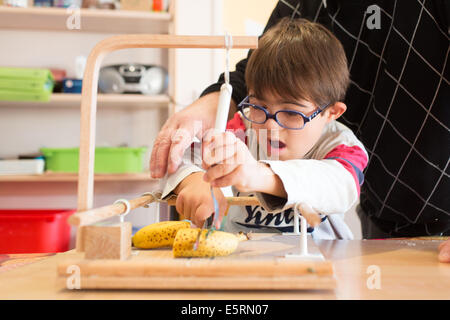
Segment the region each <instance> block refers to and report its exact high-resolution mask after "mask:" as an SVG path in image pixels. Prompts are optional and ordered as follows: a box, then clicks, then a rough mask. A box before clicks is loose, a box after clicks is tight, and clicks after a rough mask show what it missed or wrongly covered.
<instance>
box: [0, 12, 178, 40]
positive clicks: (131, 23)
mask: <svg viewBox="0 0 450 320" xmlns="http://www.w3.org/2000/svg"><path fill="white" fill-rule="evenodd" d="M71 14H73V11H69V10H68V9H64V8H44V7H42V8H38V7H31V8H13V7H6V6H0V29H12V30H47V31H73V32H106V33H167V30H168V25H169V22H170V21H171V19H172V17H171V15H170V14H169V13H168V12H143V11H127V10H106V9H103V10H102V9H80V18H81V19H80V21H81V25H80V29H73V30H71V29H69V28H68V27H67V20H68V18H69V17H70V15H71ZM149 30H150V31H149Z"/></svg>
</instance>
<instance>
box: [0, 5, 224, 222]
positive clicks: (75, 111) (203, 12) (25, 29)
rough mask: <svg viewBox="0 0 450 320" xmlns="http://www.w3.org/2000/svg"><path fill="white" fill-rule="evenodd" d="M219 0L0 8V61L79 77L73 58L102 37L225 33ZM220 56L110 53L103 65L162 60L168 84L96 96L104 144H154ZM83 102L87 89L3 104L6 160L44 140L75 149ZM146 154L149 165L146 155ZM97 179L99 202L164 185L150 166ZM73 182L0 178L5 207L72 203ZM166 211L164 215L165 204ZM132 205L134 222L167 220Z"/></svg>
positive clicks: (0, 137) (0, 123) (72, 178)
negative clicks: (153, 8)
mask: <svg viewBox="0 0 450 320" xmlns="http://www.w3.org/2000/svg"><path fill="white" fill-rule="evenodd" d="M220 1H221V0H220ZM220 1H219V0H195V1H192V0H170V6H169V12H137V11H121V10H101V9H94V10H92V9H80V10H79V11H73V12H71V11H70V10H67V9H62V8H33V7H32V8H10V7H5V6H0V43H1V45H0V65H3V66H11V67H30V68H55V69H65V70H66V72H67V76H68V77H73V76H75V74H74V71H75V69H74V65H75V58H76V57H77V56H78V55H84V56H87V55H88V54H89V52H90V51H91V50H92V48H93V47H94V45H96V44H97V43H98V42H99V41H101V40H103V39H105V38H109V37H111V36H114V35H120V34H180V35H212V34H214V35H222V34H223V32H222V29H221V19H220V17H221V13H220V12H219V10H218V8H220V6H221V2H220ZM74 14H75V15H77V14H79V18H80V22H81V24H80V29H70V28H68V27H67V22H68V20H69V18H70V17H71V15H72V16H73V15H74ZM205 17H209V18H205ZM211 17H213V18H211ZM222 58H223V53H222V52H221V50H204V49H201V50H197V49H158V48H154V49H129V50H120V51H118V52H113V53H111V54H110V55H108V56H107V57H106V58H105V60H104V63H105V66H106V65H114V64H121V63H140V64H152V65H161V66H163V67H165V68H166V69H167V71H168V75H169V88H168V93H167V94H165V95H157V96H145V95H140V94H124V95H117V94H100V95H98V96H97V101H98V103H97V106H98V112H99V117H98V118H97V129H98V130H97V144H98V146H102V145H105V146H114V145H128V146H146V147H148V149H149V151H150V150H151V144H152V141H153V139H154V138H156V135H157V133H158V132H159V130H160V128H161V126H162V125H163V123H164V121H165V119H167V116H168V115H170V114H171V113H173V112H174V111H176V108H175V101H176V102H177V106H179V107H182V106H186V105H188V104H189V103H190V102H192V101H193V99H195V97H197V96H198V95H199V94H200V92H201V89H202V88H204V87H206V86H207V85H208V84H210V83H212V82H213V81H215V80H216V79H217V77H218V75H219V74H220V73H221V72H222V67H223V61H224V60H223V59H222ZM80 105H81V95H79V94H62V93H61V94H59V93H54V94H53V95H52V96H51V99H50V101H49V102H45V103H44V102H11V101H0V145H1V148H0V157H4V158H11V157H14V156H15V155H19V154H30V153H34V152H37V151H38V150H39V148H41V147H44V146H46V147H52V148H64V147H76V146H77V145H78V144H79V133H80V132H79V131H78V130H79V128H80V125H79V117H80V112H79V108H80ZM144 161H145V162H146V164H148V161H149V154H148V153H147V154H146V156H145V160H144ZM144 170H148V169H144ZM94 179H95V182H96V184H95V194H96V195H95V201H96V202H95V206H102V205H104V204H106V203H108V204H109V203H111V202H112V201H115V200H117V199H118V198H128V199H131V198H133V197H135V196H136V194H139V193H142V192H148V191H153V190H155V189H156V188H158V187H159V183H160V181H159V180H155V179H151V177H150V173H149V172H142V173H138V174H120V175H119V174H109V175H103V174H101V175H100V174H97V175H95V177H94ZM77 181H78V175H77V174H66V173H64V174H63V173H49V172H46V173H44V174H42V175H33V176H32V175H14V176H0V209H1V208H5V209H13V208H25V207H26V208H33V209H34V208H44V207H45V208H76V203H77V196H76V192H77V190H76V187H77ZM97 182H99V183H97ZM161 210H162V211H164V212H167V208H163V209H161ZM134 211H136V212H135V213H134V214H133V215H130V216H129V217H128V218H129V219H131V220H132V221H133V224H134V225H135V226H145V225H147V224H149V223H153V222H157V221H158V220H159V219H158V217H160V216H163V217H164V214H163V213H162V212H160V213H158V210H157V209H156V206H155V207H151V208H150V209H142V208H139V209H137V210H134ZM161 214H162V215H161Z"/></svg>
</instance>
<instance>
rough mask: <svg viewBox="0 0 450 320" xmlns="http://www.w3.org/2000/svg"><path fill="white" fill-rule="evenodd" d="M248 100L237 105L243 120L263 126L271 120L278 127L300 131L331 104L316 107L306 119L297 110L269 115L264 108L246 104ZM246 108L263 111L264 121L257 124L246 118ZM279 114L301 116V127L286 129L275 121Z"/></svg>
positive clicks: (245, 99)
mask: <svg viewBox="0 0 450 320" xmlns="http://www.w3.org/2000/svg"><path fill="white" fill-rule="evenodd" d="M249 98H250V95H248V96H246V97H245V98H244V100H242V101H241V102H240V103H239V104H238V105H237V108H238V111H240V112H241V113H242V115H243V116H244V118H245V119H247V120H248V121H250V122H253V123H257V124H264V123H266V122H267V120H269V119H273V120H275V122H276V123H278V125H279V126H280V127H282V128H285V129H288V130H301V129H303V128H304V127H305V126H306V124H307V123H308V122H310V121H311V120H312V119H314V118H315V117H317V116H318V115H319V114H320V113H321V112H322V111H323V110H325V109H326V108H327V107H328V106H329V105H330V104H331V103H327V104H325V105H323V106H321V107H318V108H317V110H316V111H314V112H313V114H311V115H310V116H309V117H307V116H305V115H304V114H303V113H301V112H300V111H297V110H279V111H277V112H275V113H270V112H269V111H267V109H266V108H264V107H262V106H259V105H257V104H253V103H250V102H248V100H249ZM246 106H249V107H253V108H256V109H259V110H262V111H264V113H265V114H266V119H265V120H264V121H263V122H258V121H254V120H251V119H249V118H247V116H246V115H245V113H244V110H243V109H244V107H246ZM299 106H301V105H299ZM280 112H289V113H295V114H298V115H299V116H301V117H302V118H303V126H302V127H301V128H289V127H286V126H284V125H282V124H281V123H280V122H279V121H278V119H277V114H278V113H280Z"/></svg>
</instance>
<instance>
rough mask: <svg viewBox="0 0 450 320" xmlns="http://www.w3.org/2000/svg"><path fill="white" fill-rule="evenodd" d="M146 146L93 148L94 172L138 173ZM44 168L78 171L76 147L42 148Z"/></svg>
mask: <svg viewBox="0 0 450 320" xmlns="http://www.w3.org/2000/svg"><path fill="white" fill-rule="evenodd" d="M146 151H147V148H145V147H142V148H125V147H120V148H109V147H99V148H95V164H94V172H95V173H139V172H142V171H143V165H144V162H143V160H144V154H145V152H146ZM41 152H42V154H43V155H44V158H45V168H46V170H48V171H53V172H71V173H73V172H78V154H79V149H78V148H56V149H51V148H42V149H41Z"/></svg>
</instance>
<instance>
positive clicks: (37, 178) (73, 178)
mask: <svg viewBox="0 0 450 320" xmlns="http://www.w3.org/2000/svg"><path fill="white" fill-rule="evenodd" d="M94 180H95V181H148V182H149V183H155V182H157V181H158V179H152V178H151V177H150V172H142V173H124V174H96V175H95V176H94ZM77 181H78V174H77V173H55V172H46V173H44V174H41V175H4V176H0V183H1V182H77Z"/></svg>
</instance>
